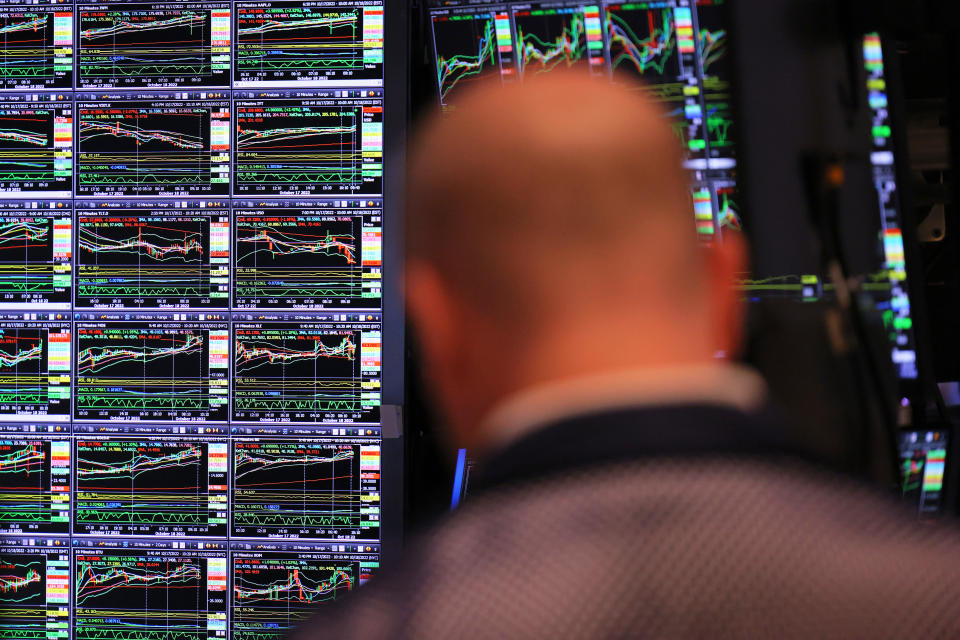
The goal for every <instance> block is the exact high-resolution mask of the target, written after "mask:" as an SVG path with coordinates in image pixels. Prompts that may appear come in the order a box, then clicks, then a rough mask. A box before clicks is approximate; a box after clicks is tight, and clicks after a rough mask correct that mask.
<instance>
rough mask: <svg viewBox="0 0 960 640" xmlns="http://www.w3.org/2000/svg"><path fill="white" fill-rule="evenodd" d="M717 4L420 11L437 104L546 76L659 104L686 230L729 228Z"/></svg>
mask: <svg viewBox="0 0 960 640" xmlns="http://www.w3.org/2000/svg"><path fill="white" fill-rule="evenodd" d="M726 12H727V6H726V2H725V0H657V1H642V2H610V3H597V4H584V3H573V2H570V3H564V2H550V3H547V2H543V3H526V2H524V3H520V2H508V3H506V4H499V5H492V6H491V7H489V8H486V7H482V6H478V5H477V3H473V2H466V1H463V2H460V1H458V0H448V1H446V2H438V3H436V4H435V6H434V7H433V8H432V9H431V10H430V11H429V16H430V22H431V36H432V39H433V53H434V56H435V67H434V68H435V71H436V74H437V96H438V98H439V102H440V105H441V107H442V108H443V109H444V110H445V111H450V110H453V109H455V108H456V102H457V95H458V92H459V91H460V90H461V89H460V88H461V87H464V86H468V85H469V83H470V82H471V81H473V80H475V79H476V78H478V77H480V76H481V75H487V76H489V77H495V78H499V80H500V82H502V83H507V82H513V81H515V80H519V81H521V82H522V81H524V80H525V79H526V78H529V77H532V76H537V75H541V74H545V73H550V72H552V71H554V70H564V69H567V70H572V71H573V72H574V73H580V72H582V73H584V74H590V75H592V76H599V77H604V76H606V77H609V79H610V80H611V81H612V82H614V83H616V84H619V85H622V86H624V87H627V88H629V89H632V90H637V91H644V92H646V93H647V94H649V95H650V96H651V97H653V98H654V99H655V100H657V101H658V102H660V103H661V104H662V106H663V109H664V115H665V116H666V117H667V118H668V119H669V121H670V124H671V127H672V128H673V131H674V134H675V135H676V136H677V140H678V141H679V142H680V144H681V145H682V147H683V150H684V153H685V155H686V166H687V169H688V170H689V174H690V182H691V204H692V208H693V210H694V220H695V224H696V229H697V231H698V234H699V235H700V237H701V238H702V239H703V240H704V241H706V242H712V241H715V240H720V239H721V237H722V234H723V232H724V230H727V231H729V230H734V229H739V217H738V216H737V214H736V211H735V209H734V208H731V207H732V205H731V203H730V200H729V198H726V199H725V198H724V194H725V192H724V191H723V189H725V188H726V187H727V185H729V184H735V178H736V154H735V131H734V129H733V113H732V106H731V102H732V101H731V96H730V76H731V73H732V69H731V67H730V61H729V55H728V44H729V35H728V32H727V22H728V19H727V13H726Z"/></svg>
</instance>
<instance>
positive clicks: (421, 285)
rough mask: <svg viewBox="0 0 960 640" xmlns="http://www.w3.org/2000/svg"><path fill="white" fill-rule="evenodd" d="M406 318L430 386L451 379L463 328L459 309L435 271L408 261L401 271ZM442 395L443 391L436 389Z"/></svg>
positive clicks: (426, 265)
mask: <svg viewBox="0 0 960 640" xmlns="http://www.w3.org/2000/svg"><path fill="white" fill-rule="evenodd" d="M404 286H405V291H406V305H407V315H408V317H409V318H410V321H411V323H412V324H413V330H414V333H415V334H416V336H417V341H418V344H419V347H420V355H421V357H422V358H423V371H424V373H425V374H427V375H428V376H429V377H430V378H432V379H431V382H433V383H435V384H436V383H441V384H442V382H441V381H442V380H449V379H450V378H451V376H452V377H455V373H456V372H455V368H454V365H455V362H456V359H457V354H458V351H459V349H460V341H461V340H462V334H463V328H462V326H460V322H459V320H458V318H459V308H458V306H457V304H456V302H455V299H454V297H453V296H452V295H451V292H450V290H449V288H448V286H447V284H446V283H445V282H444V280H443V279H442V278H441V277H440V274H439V273H438V271H437V270H436V268H435V267H433V266H431V265H429V264H426V263H423V262H419V261H409V262H408V263H407V266H406V271H405V285H404ZM437 391H438V392H440V393H443V391H444V390H443V389H440V388H438V389H437Z"/></svg>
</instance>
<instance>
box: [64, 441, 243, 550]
mask: <svg viewBox="0 0 960 640" xmlns="http://www.w3.org/2000/svg"><path fill="white" fill-rule="evenodd" d="M75 460H76V467H77V471H76V478H77V479H76V484H75V486H76V491H77V492H76V496H75V502H74V505H75V506H74V532H75V533H78V534H81V533H84V534H86V533H89V534H100V535H111V534H123V533H130V534H136V535H166V536H173V535H214V536H224V535H226V523H227V518H226V515H227V486H228V473H227V442H226V440H223V441H215V440H182V439H159V438H157V439H154V440H128V439H123V440H120V439H110V440H104V439H99V440H77V441H76V456H75Z"/></svg>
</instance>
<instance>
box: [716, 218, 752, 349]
mask: <svg viewBox="0 0 960 640" xmlns="http://www.w3.org/2000/svg"><path fill="white" fill-rule="evenodd" d="M748 252H749V246H748V244H747V240H746V238H744V236H743V235H742V234H741V233H738V232H735V231H725V232H724V234H723V240H722V241H721V242H717V243H714V244H713V245H711V246H710V247H708V248H706V253H707V282H708V283H709V290H708V292H707V297H708V298H709V300H710V321H711V322H710V324H711V327H712V333H713V339H714V343H715V348H716V349H717V350H718V351H722V352H723V353H725V354H727V355H728V356H736V355H738V354H739V352H740V349H741V348H742V346H743V344H742V343H743V333H744V326H743V323H744V320H745V308H744V304H743V291H742V289H741V282H742V281H743V280H744V278H746V277H747V275H748V273H749V268H750V267H749V258H748V255H749V253H748Z"/></svg>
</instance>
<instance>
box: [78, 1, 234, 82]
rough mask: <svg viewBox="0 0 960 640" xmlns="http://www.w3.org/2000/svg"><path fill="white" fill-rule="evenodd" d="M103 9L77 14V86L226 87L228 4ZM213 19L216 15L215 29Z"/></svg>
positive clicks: (228, 67) (132, 5)
mask: <svg viewBox="0 0 960 640" xmlns="http://www.w3.org/2000/svg"><path fill="white" fill-rule="evenodd" d="M215 7H220V9H219V11H218V10H217V8H215ZM103 9H104V8H102V7H98V8H97V9H96V10H81V11H80V13H79V20H80V28H79V45H80V46H79V55H78V64H77V72H78V82H77V83H78V86H80V87H86V88H109V87H165V86H191V85H194V86H197V85H200V86H225V85H226V84H228V82H229V72H230V63H229V60H230V57H229V48H230V40H229V33H230V32H229V5H222V4H217V3H187V2H184V3H172V2H170V3H162V4H161V5H159V6H157V5H149V4H137V3H129V4H120V3H112V4H109V5H106V6H105V10H103ZM214 15H216V16H218V17H220V16H222V17H221V18H220V20H219V22H221V23H222V25H221V26H220V28H219V29H218V28H217V25H216V24H214V21H215V20H217V18H215V17H214Z"/></svg>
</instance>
